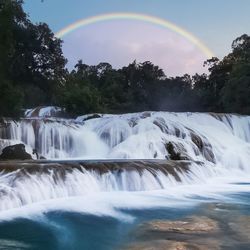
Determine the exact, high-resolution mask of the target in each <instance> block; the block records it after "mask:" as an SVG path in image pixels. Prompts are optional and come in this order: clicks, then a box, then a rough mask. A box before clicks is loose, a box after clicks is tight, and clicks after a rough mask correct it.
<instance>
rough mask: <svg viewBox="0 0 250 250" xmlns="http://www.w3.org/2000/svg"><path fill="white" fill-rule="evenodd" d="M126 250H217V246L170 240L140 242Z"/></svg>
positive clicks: (214, 244)
mask: <svg viewBox="0 0 250 250" xmlns="http://www.w3.org/2000/svg"><path fill="white" fill-rule="evenodd" d="M126 249H127V250H212V249H213V250H219V249H220V248H219V246H218V245H217V244H216V243H212V244H210V245H209V246H206V245H201V244H195V243H187V242H178V241H171V240H154V241H150V242H141V243H137V244H134V245H131V246H129V247H128V248H126Z"/></svg>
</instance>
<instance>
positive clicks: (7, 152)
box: [0, 144, 32, 160]
mask: <svg viewBox="0 0 250 250" xmlns="http://www.w3.org/2000/svg"><path fill="white" fill-rule="evenodd" d="M31 159H32V157H31V155H30V154H28V153H27V152H26V150H25V145H24V144H15V145H12V146H7V147H5V148H4V149H3V150H2V154H1V155H0V160H31Z"/></svg>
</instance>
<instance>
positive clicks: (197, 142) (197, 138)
mask: <svg viewBox="0 0 250 250" xmlns="http://www.w3.org/2000/svg"><path fill="white" fill-rule="evenodd" d="M190 136H191V140H192V142H193V143H194V144H195V145H196V146H197V147H198V148H199V150H200V151H202V150H203V148H204V144H203V141H202V139H201V138H200V136H198V135H197V134H195V133H194V132H191V133H190Z"/></svg>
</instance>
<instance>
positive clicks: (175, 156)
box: [165, 142, 182, 161]
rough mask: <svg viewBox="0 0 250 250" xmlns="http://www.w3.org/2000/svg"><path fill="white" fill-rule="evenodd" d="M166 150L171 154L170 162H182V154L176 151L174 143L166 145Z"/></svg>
mask: <svg viewBox="0 0 250 250" xmlns="http://www.w3.org/2000/svg"><path fill="white" fill-rule="evenodd" d="M165 148H166V150H167V151H168V153H169V158H170V160H173V161H180V160H182V159H181V154H180V153H179V152H176V150H175V148H174V145H173V143H172V142H168V143H167V144H166V145H165Z"/></svg>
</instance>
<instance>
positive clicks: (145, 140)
mask: <svg viewBox="0 0 250 250" xmlns="http://www.w3.org/2000/svg"><path fill="white" fill-rule="evenodd" d="M63 112H64V111H63V110H61V109H60V108H56V107H46V108H38V109H35V110H28V111H26V117H25V118H23V119H21V120H20V121H13V120H8V119H6V120H4V121H2V122H0V149H1V148H4V147H5V146H8V145H12V144H17V143H24V144H25V146H26V150H27V151H28V152H29V153H30V154H32V149H36V150H37V152H38V155H39V156H43V157H45V158H46V159H40V160H31V161H1V162H0V248H1V247H2V246H3V247H4V249H8V247H9V246H10V247H11V249H39V250H40V249H53V250H54V249H60V250H61V249H62V250H64V249H65V250H66V249H67V250H68V249H91V250H93V249H98V250H99V249H102V250H103V249H105V250H106V249H107V250H110V249H112V250H113V249H123V248H122V247H121V246H120V245H117V246H116V247H114V242H116V243H118V242H119V243H120V242H123V243H124V237H125V236H126V235H127V232H126V228H128V227H130V228H133V227H135V225H136V223H140V219H142V220H152V219H153V218H155V219H164V218H166V217H167V218H168V219H169V218H174V217H176V216H177V217H178V214H179V213H180V211H181V213H184V214H185V213H187V214H189V213H190V210H189V208H190V207H191V208H192V213H194V214H195V207H196V205H197V207H198V206H199V204H200V206H201V207H202V206H204V204H205V203H208V204H207V206H205V207H206V209H208V210H209V207H210V206H211V207H214V203H216V204H217V203H218V202H219V203H221V202H223V203H224V202H225V203H230V204H241V205H240V209H242V207H244V206H246V207H247V208H249V198H248V195H249V193H250V164H249V162H250V117H248V116H239V115H229V114H201V113H167V112H143V113H135V114H123V115H100V114H93V115H85V116H81V117H78V118H77V119H65V118H62V117H63ZM58 115H59V117H58ZM64 115H65V114H64ZM55 116H56V117H55ZM33 157H34V158H36V157H35V156H34V155H33ZM236 194H237V195H236ZM173 208H174V209H173ZM215 208H216V211H217V213H219V211H220V209H217V207H216V206H215ZM206 209H205V210H206ZM138 210H139V211H140V212H139V213H138ZM214 211H215V210H209V212H208V213H209V214H210V213H213V216H214ZM203 213H204V211H203ZM244 213H246V212H245V211H244ZM179 215H180V214H179ZM89 216H90V217H89ZM91 216H92V217H91ZM206 216H207V215H206ZM219 217H221V214H219ZM230 217H231V216H230ZM109 218H116V219H118V220H113V221H112V220H110V219H109ZM138 218H140V219H139V221H137V220H138ZM100 220H101V223H100V224H98V221H100ZM244 220H245V219H244ZM116 221H119V223H118V224H117V222H116ZM28 225H29V226H28ZM128 225H129V226H128ZM223 225H225V221H223ZM230 225H233V224H232V223H231V222H230ZM112 228H113V229H112ZM121 228H122V230H121ZM111 229H112V230H114V231H111V232H110V231H109V230H111ZM223 229H224V227H223ZM83 232H88V233H87V234H86V237H84V236H85V234H83ZM105 232H106V233H105ZM230 232H231V231H230ZM232 232H233V231H232ZM119 234H120V236H119ZM233 234H234V238H233V237H231V236H230V237H231V238H233V240H232V242H231V243H232V244H235V246H236V247H235V249H244V248H241V247H239V244H240V242H241V240H242V238H239V239H240V240H238V241H237V242H236V243H235V242H233V241H234V239H235V233H234V232H233ZM13 235H14V236H13ZM24 235H25V237H26V236H27V235H28V236H29V237H26V238H25V239H24V237H23V236H24ZM41 235H43V236H42V242H41V239H40V238H41ZM171 235H172V236H173V234H171ZM171 235H170V236H171ZM174 235H175V234H174ZM176 235H177V234H176ZM52 236H53V237H54V238H53V237H52ZM111 236H113V238H112V237H111ZM51 237H52V241H50V239H51ZM230 237H229V238H230ZM44 239H45V240H44ZM180 239H181V240H182V239H183V235H181V237H180ZM227 239H228V237H227ZM174 240H175V238H174ZM129 241H130V238H129V237H128V238H127V240H125V243H126V242H129ZM223 244H225V245H227V244H228V241H226V242H225V243H223ZM245 245H246V246H247V248H246V249H248V246H249V243H248V242H247V243H246V244H245ZM207 249H214V248H213V247H208V248H207ZM216 249H217V248H216ZM232 249H233V248H232Z"/></svg>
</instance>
